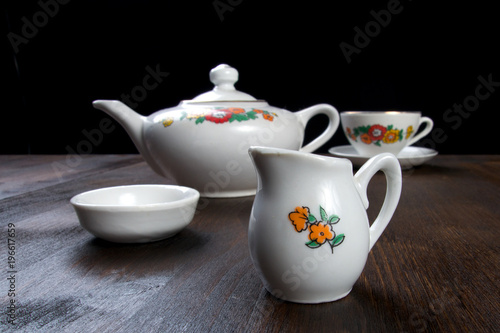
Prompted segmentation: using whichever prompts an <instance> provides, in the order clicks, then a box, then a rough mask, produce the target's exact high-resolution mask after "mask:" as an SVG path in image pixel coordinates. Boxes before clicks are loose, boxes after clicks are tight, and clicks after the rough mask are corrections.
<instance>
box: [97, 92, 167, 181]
mask: <svg viewBox="0 0 500 333" xmlns="http://www.w3.org/2000/svg"><path fill="white" fill-rule="evenodd" d="M92 105H93V106H94V108H96V109H99V110H101V111H104V112H106V113H107V114H108V115H110V116H111V117H113V119H115V120H116V121H117V122H118V123H119V124H120V125H121V126H122V127H123V128H124V129H125V131H126V132H127V133H128V135H129V136H130V138H131V139H132V141H133V142H134V144H135V146H136V147H137V150H139V153H141V155H142V157H143V158H144V159H145V160H146V162H147V163H148V164H149V166H150V167H151V168H152V169H153V170H154V171H155V172H156V173H158V174H159V175H162V176H163V172H162V169H161V168H160V167H159V166H158V164H157V163H156V161H155V160H154V159H153V158H152V156H151V154H150V153H149V150H148V148H147V146H146V143H145V142H144V137H143V132H144V124H145V122H146V117H144V116H142V115H140V114H138V113H137V112H135V111H134V110H132V109H131V108H129V107H128V106H127V105H125V104H124V103H122V102H120V101H116V100H96V101H94V102H92Z"/></svg>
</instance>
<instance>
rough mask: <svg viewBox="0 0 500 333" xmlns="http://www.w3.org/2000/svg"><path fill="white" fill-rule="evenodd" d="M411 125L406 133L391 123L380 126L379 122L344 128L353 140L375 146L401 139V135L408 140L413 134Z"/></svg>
mask: <svg viewBox="0 0 500 333" xmlns="http://www.w3.org/2000/svg"><path fill="white" fill-rule="evenodd" d="M413 132H414V130H413V126H408V128H407V129H406V134H404V130H402V129H396V128H394V126H393V125H389V126H387V127H386V126H382V125H379V124H375V125H368V126H358V127H356V128H354V129H351V128H350V127H347V128H346V133H347V137H349V138H350V139H351V140H353V141H356V142H357V141H358V138H359V139H360V140H361V142H363V143H365V144H367V145H369V144H374V145H377V146H382V144H384V143H385V144H391V143H396V142H398V141H402V140H403V137H404V138H405V139H406V140H408V139H409V138H410V137H411V135H412V134H413Z"/></svg>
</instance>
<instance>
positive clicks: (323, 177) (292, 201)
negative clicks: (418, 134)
mask: <svg viewBox="0 0 500 333" xmlns="http://www.w3.org/2000/svg"><path fill="white" fill-rule="evenodd" d="M249 151H250V155H251V156H252V159H253V161H254V164H255V168H256V169H257V174H258V179H259V182H258V183H259V184H258V190H257V194H256V197H255V201H254V203H253V207H252V211H251V215H250V224H249V233H248V239H249V246H250V254H251V258H252V260H253V263H254V265H255V267H256V269H257V271H258V273H259V275H260V277H261V280H262V282H263V283H264V286H265V287H266V289H267V290H268V291H269V292H270V293H271V294H273V295H274V296H276V297H278V298H280V299H283V300H287V301H292V302H297V303H321V302H329V301H335V300H338V299H340V298H342V297H345V296H346V295H347V294H348V293H349V292H350V291H351V289H352V287H353V285H354V283H355V282H356V280H357V279H358V277H359V276H360V274H361V272H362V270H363V268H364V266H365V263H366V259H367V256H368V252H369V251H370V249H371V248H372V247H373V245H374V244H375V242H376V241H377V239H378V238H379V237H380V235H381V234H382V232H383V231H384V229H385V227H386V226H387V224H388V223H389V221H390V219H391V218H392V215H393V213H394V211H395V209H396V207H397V204H398V201H399V196H400V193H401V168H400V166H399V162H398V160H397V159H396V158H395V157H394V155H392V154H389V153H384V154H380V155H378V156H375V157H373V158H371V159H370V160H369V161H368V162H367V163H366V164H365V165H364V166H363V167H362V168H361V169H360V170H359V171H358V172H357V173H356V174H355V175H354V176H353V171H352V164H351V162H350V161H349V160H347V159H343V158H334V157H327V156H319V155H313V154H307V153H303V152H297V151H290V150H285V149H275V148H263V147H252V148H250V150H249ZM379 170H381V171H383V172H384V173H385V175H386V178H387V193H380V194H379V195H385V201H384V204H383V206H382V209H381V211H380V213H379V215H378V217H377V218H376V220H375V221H374V223H373V224H372V225H371V227H370V225H369V222H368V218H367V214H366V209H367V208H368V198H367V194H366V190H367V186H368V183H369V181H370V179H371V178H372V176H373V175H374V174H375V173H376V172H377V171H379Z"/></svg>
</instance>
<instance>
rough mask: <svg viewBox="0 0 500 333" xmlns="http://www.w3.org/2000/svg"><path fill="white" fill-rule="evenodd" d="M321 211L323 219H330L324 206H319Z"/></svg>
mask: <svg viewBox="0 0 500 333" xmlns="http://www.w3.org/2000/svg"><path fill="white" fill-rule="evenodd" d="M319 212H320V214H321V220H323V221H328V214H327V213H326V211H325V209H324V208H323V207H321V206H319Z"/></svg>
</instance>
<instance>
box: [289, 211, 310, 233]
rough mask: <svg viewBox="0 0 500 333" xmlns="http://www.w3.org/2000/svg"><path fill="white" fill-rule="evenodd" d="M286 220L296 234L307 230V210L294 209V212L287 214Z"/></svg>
mask: <svg viewBox="0 0 500 333" xmlns="http://www.w3.org/2000/svg"><path fill="white" fill-rule="evenodd" d="M288 219H289V220H290V221H291V222H292V224H293V225H294V227H295V230H297V232H301V231H304V230H307V221H308V219H309V208H307V207H295V211H294V212H292V213H290V214H288Z"/></svg>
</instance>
